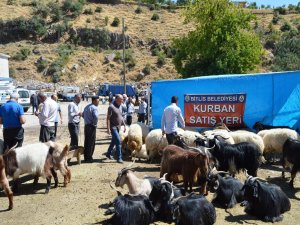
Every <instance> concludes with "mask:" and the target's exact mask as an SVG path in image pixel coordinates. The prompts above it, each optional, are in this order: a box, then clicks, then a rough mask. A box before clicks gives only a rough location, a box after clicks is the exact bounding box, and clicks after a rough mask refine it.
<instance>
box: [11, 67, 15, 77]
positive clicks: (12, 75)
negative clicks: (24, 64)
mask: <svg viewBox="0 0 300 225" xmlns="http://www.w3.org/2000/svg"><path fill="white" fill-rule="evenodd" d="M15 75H16V70H15V69H14V68H9V76H10V77H14V76H15Z"/></svg>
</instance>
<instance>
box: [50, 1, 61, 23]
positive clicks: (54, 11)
mask: <svg viewBox="0 0 300 225" xmlns="http://www.w3.org/2000/svg"><path fill="white" fill-rule="evenodd" d="M48 7H49V9H50V17H51V19H52V22H58V21H60V20H61V19H62V17H63V13H62V11H61V9H60V5H59V4H57V3H55V2H50V3H49V4H48Z"/></svg>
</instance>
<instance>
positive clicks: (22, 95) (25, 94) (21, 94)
mask: <svg viewBox="0 0 300 225" xmlns="http://www.w3.org/2000/svg"><path fill="white" fill-rule="evenodd" d="M18 94H19V98H29V93H28V91H18Z"/></svg>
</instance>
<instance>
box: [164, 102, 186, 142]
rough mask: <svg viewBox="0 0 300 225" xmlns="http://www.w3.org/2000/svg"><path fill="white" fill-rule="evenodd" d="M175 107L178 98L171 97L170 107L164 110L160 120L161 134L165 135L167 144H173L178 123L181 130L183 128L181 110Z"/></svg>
mask: <svg viewBox="0 0 300 225" xmlns="http://www.w3.org/2000/svg"><path fill="white" fill-rule="evenodd" d="M177 105H178V97H177V96H172V98H171V105H169V106H167V107H166V108H165V110H164V113H163V116H162V119H161V130H162V134H163V135H164V134H166V136H167V140H168V143H169V144H173V141H174V137H175V135H176V130H177V127H178V122H179V123H180V124H181V126H182V128H184V127H185V123H184V119H183V117H182V113H181V109H180V108H179V107H178V106H177Z"/></svg>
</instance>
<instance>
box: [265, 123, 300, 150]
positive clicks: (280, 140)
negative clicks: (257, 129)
mask: <svg viewBox="0 0 300 225" xmlns="http://www.w3.org/2000/svg"><path fill="white" fill-rule="evenodd" d="M288 138H291V139H294V140H299V134H298V133H297V132H296V131H294V130H291V129H286V128H277V129H272V130H268V131H266V133H265V135H264V137H263V141H264V145H265V149H264V152H265V154H267V153H282V149H283V145H284V143H285V141H286V140H287V139H288Z"/></svg>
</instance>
